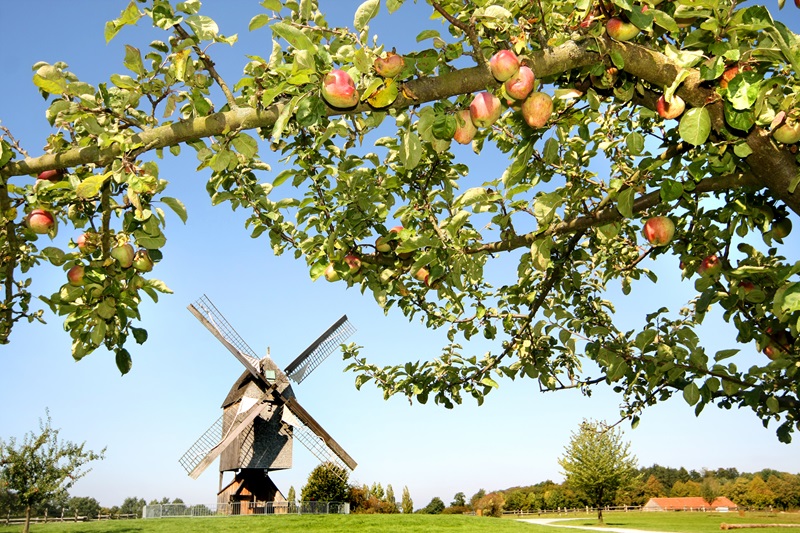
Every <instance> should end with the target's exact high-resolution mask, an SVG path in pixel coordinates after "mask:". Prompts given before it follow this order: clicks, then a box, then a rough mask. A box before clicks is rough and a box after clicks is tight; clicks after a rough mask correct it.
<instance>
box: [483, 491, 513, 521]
mask: <svg viewBox="0 0 800 533" xmlns="http://www.w3.org/2000/svg"><path fill="white" fill-rule="evenodd" d="M505 503H506V500H505V498H504V497H503V495H502V494H500V493H499V492H492V493H491V494H487V495H486V496H484V497H483V498H481V499H480V500H478V502H477V503H476V504H475V509H476V510H480V511H481V514H482V515H483V516H492V517H495V518H500V517H502V516H503V506H504V505H505Z"/></svg>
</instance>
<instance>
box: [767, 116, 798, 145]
mask: <svg viewBox="0 0 800 533" xmlns="http://www.w3.org/2000/svg"><path fill="white" fill-rule="evenodd" d="M772 137H773V138H774V139H775V140H776V141H778V142H780V143H783V144H794V143H796V142H798V141H800V122H797V121H795V120H792V119H787V120H786V122H784V123H783V125H782V126H779V127H778V128H776V129H775V130H774V131H773V132H772Z"/></svg>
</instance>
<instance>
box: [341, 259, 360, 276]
mask: <svg viewBox="0 0 800 533" xmlns="http://www.w3.org/2000/svg"><path fill="white" fill-rule="evenodd" d="M344 262H345V264H347V266H348V267H349V268H350V274H356V273H357V272H358V271H359V270H361V258H360V257H358V256H357V255H355V254H347V255H346V256H344Z"/></svg>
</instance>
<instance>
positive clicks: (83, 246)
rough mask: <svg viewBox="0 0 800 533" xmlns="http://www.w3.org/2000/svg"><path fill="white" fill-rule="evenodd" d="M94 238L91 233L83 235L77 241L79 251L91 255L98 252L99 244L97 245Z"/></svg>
mask: <svg viewBox="0 0 800 533" xmlns="http://www.w3.org/2000/svg"><path fill="white" fill-rule="evenodd" d="M93 241H94V238H93V236H92V235H91V234H89V233H81V234H80V235H79V236H78V238H77V239H76V240H75V244H77V245H78V249H79V250H80V251H81V252H82V253H84V254H91V253H94V251H95V250H97V244H95V242H93Z"/></svg>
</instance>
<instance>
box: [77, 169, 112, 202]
mask: <svg viewBox="0 0 800 533" xmlns="http://www.w3.org/2000/svg"><path fill="white" fill-rule="evenodd" d="M111 174H112V173H111V172H106V173H105V174H102V175H100V174H94V175H92V176H89V177H88V178H86V179H85V180H83V181H82V182H80V183H79V184H78V187H77V188H76V190H75V192H76V193H77V194H78V196H79V197H81V198H84V199H86V198H94V197H95V196H97V195H98V193H99V192H100V189H101V188H102V187H103V184H104V183H105V182H106V180H107V179H108V178H110V177H111Z"/></svg>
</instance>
